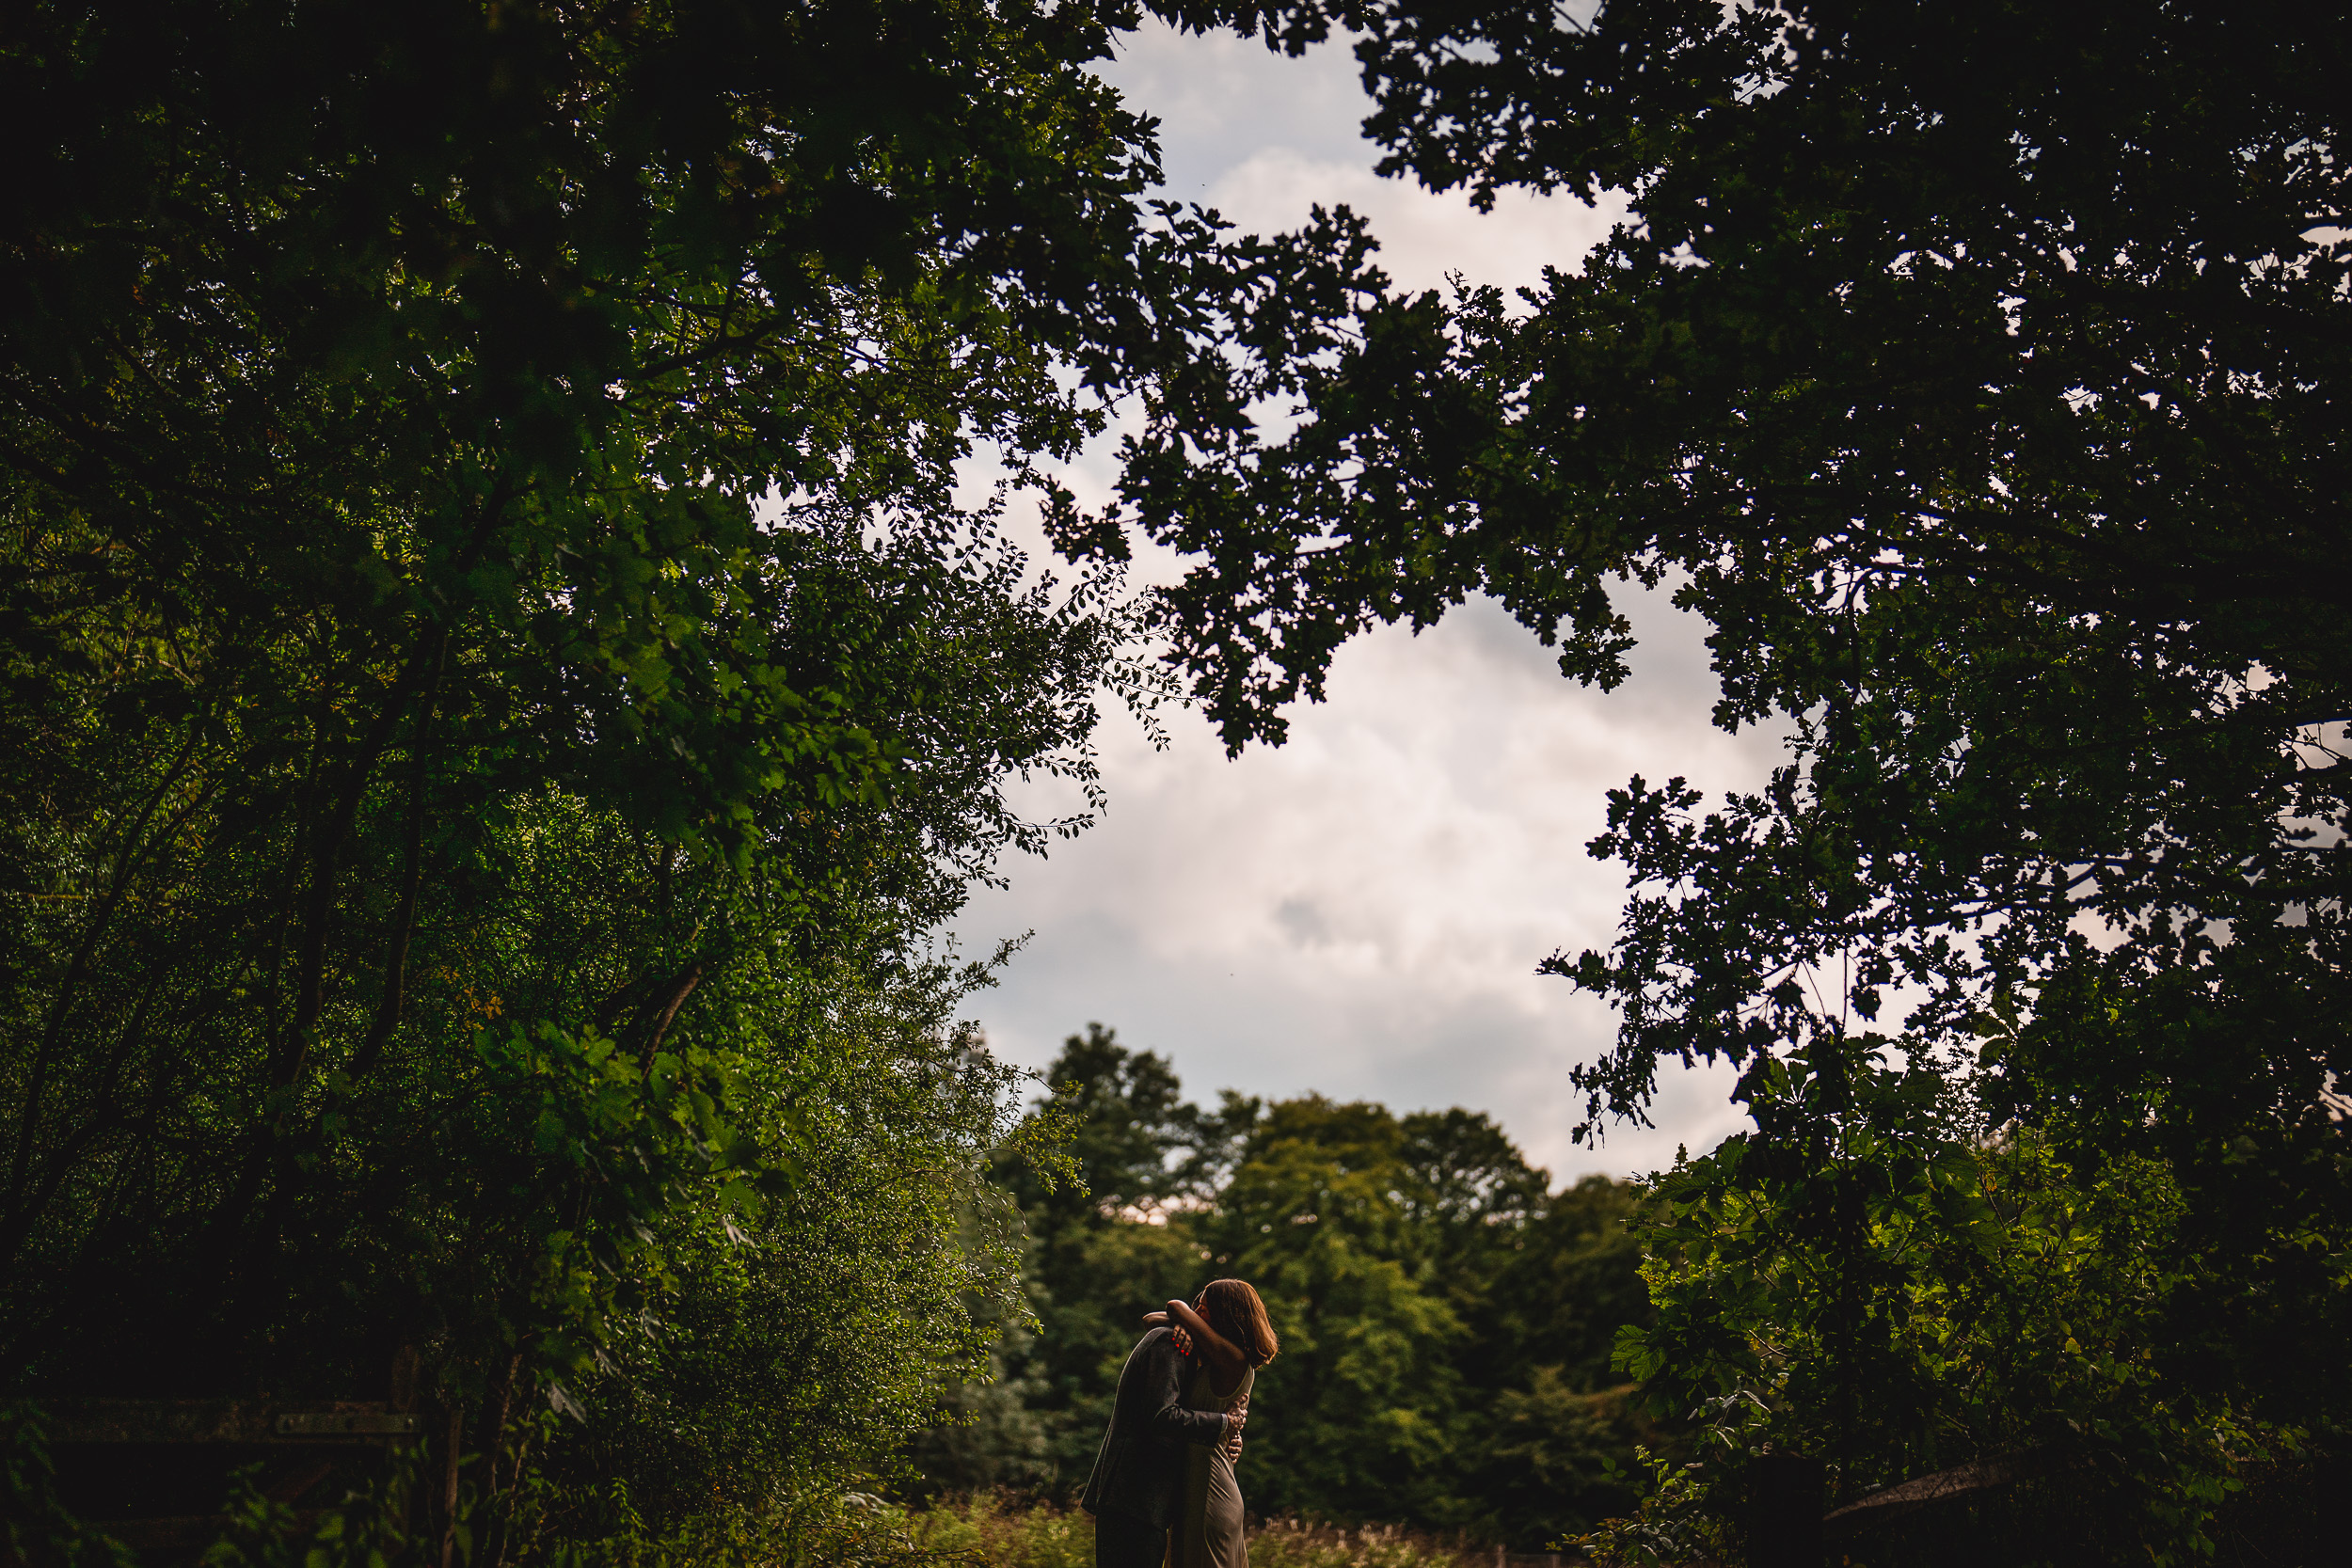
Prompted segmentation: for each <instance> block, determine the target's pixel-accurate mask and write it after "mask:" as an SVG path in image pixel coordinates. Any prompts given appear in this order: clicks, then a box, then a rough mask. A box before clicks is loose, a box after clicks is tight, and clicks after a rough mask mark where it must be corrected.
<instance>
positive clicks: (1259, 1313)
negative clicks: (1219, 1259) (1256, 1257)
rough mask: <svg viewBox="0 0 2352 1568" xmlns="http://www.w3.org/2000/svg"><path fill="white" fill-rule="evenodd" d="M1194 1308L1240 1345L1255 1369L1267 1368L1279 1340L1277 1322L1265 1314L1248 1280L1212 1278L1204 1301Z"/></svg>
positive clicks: (1203, 1289) (1204, 1293) (1263, 1305)
mask: <svg viewBox="0 0 2352 1568" xmlns="http://www.w3.org/2000/svg"><path fill="white" fill-rule="evenodd" d="M1192 1309H1193V1310H1194V1311H1196V1312H1198V1313H1200V1315H1201V1316H1202V1317H1203V1318H1206V1319H1207V1320H1208V1321H1209V1326H1210V1327H1211V1328H1214V1329H1216V1331H1217V1332H1218V1333H1219V1334H1222V1335H1224V1336H1225V1338H1228V1339H1231V1340H1232V1342H1233V1343H1234V1344H1235V1345H1236V1346H1238V1347H1240V1350H1241V1354H1242V1357H1243V1359H1244V1360H1246V1361H1248V1363H1249V1364H1250V1365H1251V1366H1253V1367H1263V1366H1264V1365H1265V1364H1266V1363H1267V1362H1269V1361H1271V1360H1273V1359H1274V1353H1275V1351H1276V1349H1277V1348H1278V1341H1277V1340H1276V1339H1275V1338H1274V1320H1273V1319H1271V1318H1269V1317H1267V1316H1266V1315H1265V1303H1264V1302H1263V1301H1260V1300H1259V1299H1258V1292H1257V1291H1255V1290H1253V1289H1251V1288H1250V1284H1249V1282H1248V1280H1246V1279H1212V1280H1210V1281H1209V1283H1208V1284H1207V1285H1205V1286H1203V1287H1202V1288H1201V1291H1200V1300H1198V1301H1196V1302H1194V1303H1193V1304H1192Z"/></svg>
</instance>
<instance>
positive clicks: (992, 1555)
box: [907, 1493, 1492, 1568]
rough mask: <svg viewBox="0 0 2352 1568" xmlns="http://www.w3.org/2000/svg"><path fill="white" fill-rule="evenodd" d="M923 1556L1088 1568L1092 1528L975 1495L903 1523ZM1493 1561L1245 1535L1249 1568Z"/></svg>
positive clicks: (1427, 1550)
mask: <svg viewBox="0 0 2352 1568" xmlns="http://www.w3.org/2000/svg"><path fill="white" fill-rule="evenodd" d="M907 1530H908V1533H909V1535H910V1536H911V1537H912V1538H913V1540H914V1544H915V1545H916V1547H917V1548H918V1549H919V1550H920V1551H922V1552H923V1553H924V1554H925V1555H927V1556H935V1557H936V1558H940V1559H961V1560H963V1561H965V1562H968V1563H973V1564H976V1565H977V1568H1094V1521H1093V1520H1092V1519H1091V1518H1089V1516H1088V1515H1087V1514H1086V1513H1082V1512H1080V1511H1079V1510H1076V1509H1068V1510H1065V1509H1058V1508H1053V1507H1050V1506H1048V1505H1045V1504H1042V1503H1024V1502H1018V1501H1014V1500H1012V1499H1010V1498H1008V1497H1001V1496H997V1495H993V1494H989V1493H981V1494H979V1495H977V1496H975V1497H961V1498H948V1499H943V1500H942V1501H940V1502H938V1503H936V1504H934V1505H932V1506H931V1507H930V1508H929V1509H927V1510H925V1511H923V1512H921V1513H912V1514H909V1515H908V1516H907ZM1491 1561H1492V1559H1491V1557H1489V1556H1488V1555H1487V1554H1486V1553H1482V1552H1479V1551H1476V1550H1463V1549H1460V1548H1459V1547H1458V1546H1457V1545H1454V1544H1447V1543H1444V1542H1442V1541H1439V1540H1438V1539H1436V1538H1433V1537H1430V1536H1426V1535H1421V1534H1416V1533H1414V1532H1412V1531H1409V1530H1406V1529H1403V1528H1399V1527H1397V1526H1394V1525H1366V1526H1361V1527H1357V1528H1348V1527H1342V1526H1337V1525H1326V1524H1318V1523H1315V1522H1312V1521H1310V1520H1303V1519H1287V1518H1285V1519H1269V1520H1265V1521H1263V1522H1262V1523H1260V1524H1258V1525H1256V1526H1254V1527H1253V1528H1251V1529H1250V1531H1249V1568H1481V1565H1482V1564H1487V1563H1491Z"/></svg>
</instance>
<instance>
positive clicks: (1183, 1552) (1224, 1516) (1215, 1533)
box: [1168, 1361, 1258, 1568]
mask: <svg viewBox="0 0 2352 1568" xmlns="http://www.w3.org/2000/svg"><path fill="white" fill-rule="evenodd" d="M1257 1380H1258V1374H1257V1373H1256V1372H1255V1371H1254V1370H1251V1369H1249V1368H1248V1367H1245V1368H1243V1369H1242V1373H1241V1383H1240V1385H1239V1386H1236V1387H1235V1388H1234V1389H1233V1390H1232V1392H1231V1393H1229V1394H1227V1395H1225V1396H1224V1397H1223V1398H1222V1399H1220V1398H1218V1397H1217V1395H1216V1393H1215V1392H1214V1391H1213V1390H1212V1389H1211V1387H1210V1385H1211V1384H1212V1383H1214V1382H1215V1381H1216V1374H1215V1373H1214V1372H1213V1371H1211V1370H1210V1369H1209V1367H1208V1365H1207V1363H1206V1362H1205V1361H1204V1362H1202V1363H1200V1364H1199V1365H1196V1366H1195V1367H1194V1368H1193V1370H1192V1371H1191V1373H1190V1375H1189V1376H1188V1377H1187V1378H1186V1379H1185V1387H1184V1408H1185V1409H1187V1410H1216V1411H1226V1410H1231V1409H1232V1408H1233V1406H1234V1405H1236V1404H1238V1403H1240V1402H1242V1401H1243V1400H1246V1399H1248V1397H1249V1386H1250V1385H1251V1384H1253V1383H1255V1382H1256V1381H1257ZM1184 1452H1185V1455H1186V1458H1185V1461H1184V1463H1185V1465H1186V1470H1185V1476H1184V1507H1183V1508H1182V1509H1180V1510H1179V1511H1178V1512H1177V1514H1176V1524H1175V1527H1174V1528H1171V1529H1170V1530H1169V1531H1168V1568H1249V1543H1248V1537H1247V1535H1246V1534H1245V1532H1244V1528H1243V1519H1242V1511H1241V1487H1240V1485H1239V1483H1237V1482H1236V1481H1234V1480H1233V1462H1232V1460H1230V1459H1227V1458H1226V1457H1225V1451H1224V1449H1222V1448H1202V1447H1200V1446H1198V1445H1190V1444H1188V1445H1186V1447H1185V1449H1184Z"/></svg>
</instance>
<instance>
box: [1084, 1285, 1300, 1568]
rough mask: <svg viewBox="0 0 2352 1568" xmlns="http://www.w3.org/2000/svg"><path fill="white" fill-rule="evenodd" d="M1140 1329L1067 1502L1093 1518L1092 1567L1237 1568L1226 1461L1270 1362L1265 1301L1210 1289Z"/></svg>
mask: <svg viewBox="0 0 2352 1568" xmlns="http://www.w3.org/2000/svg"><path fill="white" fill-rule="evenodd" d="M1143 1321H1144V1322H1145V1323H1149V1324H1150V1325H1151V1327H1150V1328H1149V1329H1148V1330H1147V1331H1146V1332H1145V1334H1144V1336H1143V1338H1141V1339H1140V1340H1138V1341H1136V1348H1135V1349H1134V1350H1132V1351H1130V1352H1128V1353H1127V1364H1126V1366H1125V1367H1123V1368H1121V1369H1120V1373H1119V1396H1118V1399H1117V1401H1116V1402H1114V1403H1113V1404H1112V1406H1111V1424H1110V1430H1109V1431H1107V1432H1105V1433H1103V1449H1102V1451H1101V1452H1100V1453H1098V1454H1096V1455H1095V1458H1094V1474H1093V1476H1092V1477H1091V1478H1089V1480H1088V1481H1087V1489H1086V1495H1085V1496H1084V1497H1081V1498H1080V1499H1079V1500H1080V1502H1082V1503H1083V1504H1084V1505H1085V1507H1086V1511H1087V1512H1088V1513H1091V1514H1093V1515H1094V1563H1095V1568H1162V1565H1163V1564H1165V1565H1166V1568H1248V1563H1249V1547H1248V1544H1247V1543H1246V1541H1245V1540H1244V1537H1243V1521H1242V1512H1241V1488H1240V1486H1239V1485H1237V1484H1236V1483H1235V1482H1234V1481H1233V1461H1235V1460H1236V1459H1238V1458H1240V1457H1241V1429H1242V1425H1243V1423H1244V1422H1246V1421H1247V1420H1248V1418H1249V1386H1250V1384H1251V1383H1252V1382H1254V1381H1255V1380H1256V1377H1257V1370H1258V1369H1259V1368H1260V1367H1263V1366H1264V1365H1265V1364H1266V1363H1267V1362H1269V1361H1271V1360H1273V1359H1274V1348H1275V1347H1274V1324H1273V1323H1271V1322H1270V1321H1269V1320H1268V1319H1267V1317H1266V1313H1265V1303H1264V1302H1262V1301H1260V1300H1259V1299H1258V1292H1257V1291H1254V1290H1251V1289H1250V1288H1249V1286H1248V1284H1246V1283H1245V1282H1243V1281H1241V1280H1238V1279H1218V1280H1212V1281H1211V1282H1210V1283H1209V1285H1208V1287H1207V1289H1205V1290H1203V1291H1201V1292H1200V1296H1199V1297H1198V1298H1197V1299H1195V1300H1194V1301H1192V1302H1191V1303H1189V1304H1187V1303H1184V1302H1181V1301H1171V1302H1169V1303H1168V1310H1167V1311H1165V1312H1154V1313H1152V1315H1151V1316H1150V1317H1148V1318H1146V1319H1144V1320H1143Z"/></svg>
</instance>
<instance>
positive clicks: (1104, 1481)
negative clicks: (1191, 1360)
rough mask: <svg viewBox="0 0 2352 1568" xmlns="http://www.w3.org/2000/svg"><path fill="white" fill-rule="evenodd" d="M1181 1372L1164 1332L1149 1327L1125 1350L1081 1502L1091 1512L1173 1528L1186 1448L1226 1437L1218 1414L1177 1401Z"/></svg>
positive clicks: (1179, 1358)
mask: <svg viewBox="0 0 2352 1568" xmlns="http://www.w3.org/2000/svg"><path fill="white" fill-rule="evenodd" d="M1184 1367H1185V1362H1184V1357H1183V1356H1182V1355H1180V1354H1177V1352H1176V1341H1175V1340H1174V1339H1173V1338H1171V1337H1170V1336H1169V1334H1168V1330H1167V1329H1165V1328H1155V1329H1153V1330H1152V1332H1151V1333H1149V1334H1146V1335H1145V1336H1144V1337H1143V1338H1141V1339H1139V1340H1137V1341H1136V1348H1135V1349H1134V1350H1131V1351H1129V1352H1128V1353H1127V1364H1126V1365H1125V1366H1124V1367H1121V1368H1120V1370H1119V1398H1118V1400H1117V1401H1116V1402H1114V1403H1113V1404H1112V1406H1111V1424H1110V1430H1108V1431H1107V1432H1105V1433H1103V1448H1102V1450H1101V1451H1100V1452H1098V1453H1097V1454H1096V1455H1095V1456H1094V1474H1093V1475H1092V1476H1090V1477H1089V1478H1088V1480H1087V1489H1086V1493H1085V1495H1084V1496H1083V1497H1080V1498H1079V1499H1078V1501H1079V1503H1080V1505H1081V1506H1083V1507H1084V1508H1085V1509H1086V1511H1087V1512H1088V1513H1116V1514H1120V1515H1122V1516H1124V1517H1126V1518H1130V1519H1140V1520H1142V1521H1143V1522H1144V1523H1145V1524H1147V1525H1170V1524H1173V1523H1175V1521H1176V1511H1177V1508H1178V1506H1179V1504H1180V1502H1181V1500H1182V1498H1183V1497H1184V1470H1185V1464H1184V1445H1185V1444H1187V1443H1197V1444H1199V1445H1200V1446H1201V1447H1203V1448H1210V1447H1214V1446H1215V1445H1216V1444H1218V1443H1220V1442H1223V1441H1224V1439H1225V1418H1224V1417H1223V1416H1222V1415H1219V1414H1218V1413H1217V1412H1216V1411H1214V1410H1187V1409H1185V1408H1184V1404H1183V1403H1182V1396H1183V1391H1184Z"/></svg>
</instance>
